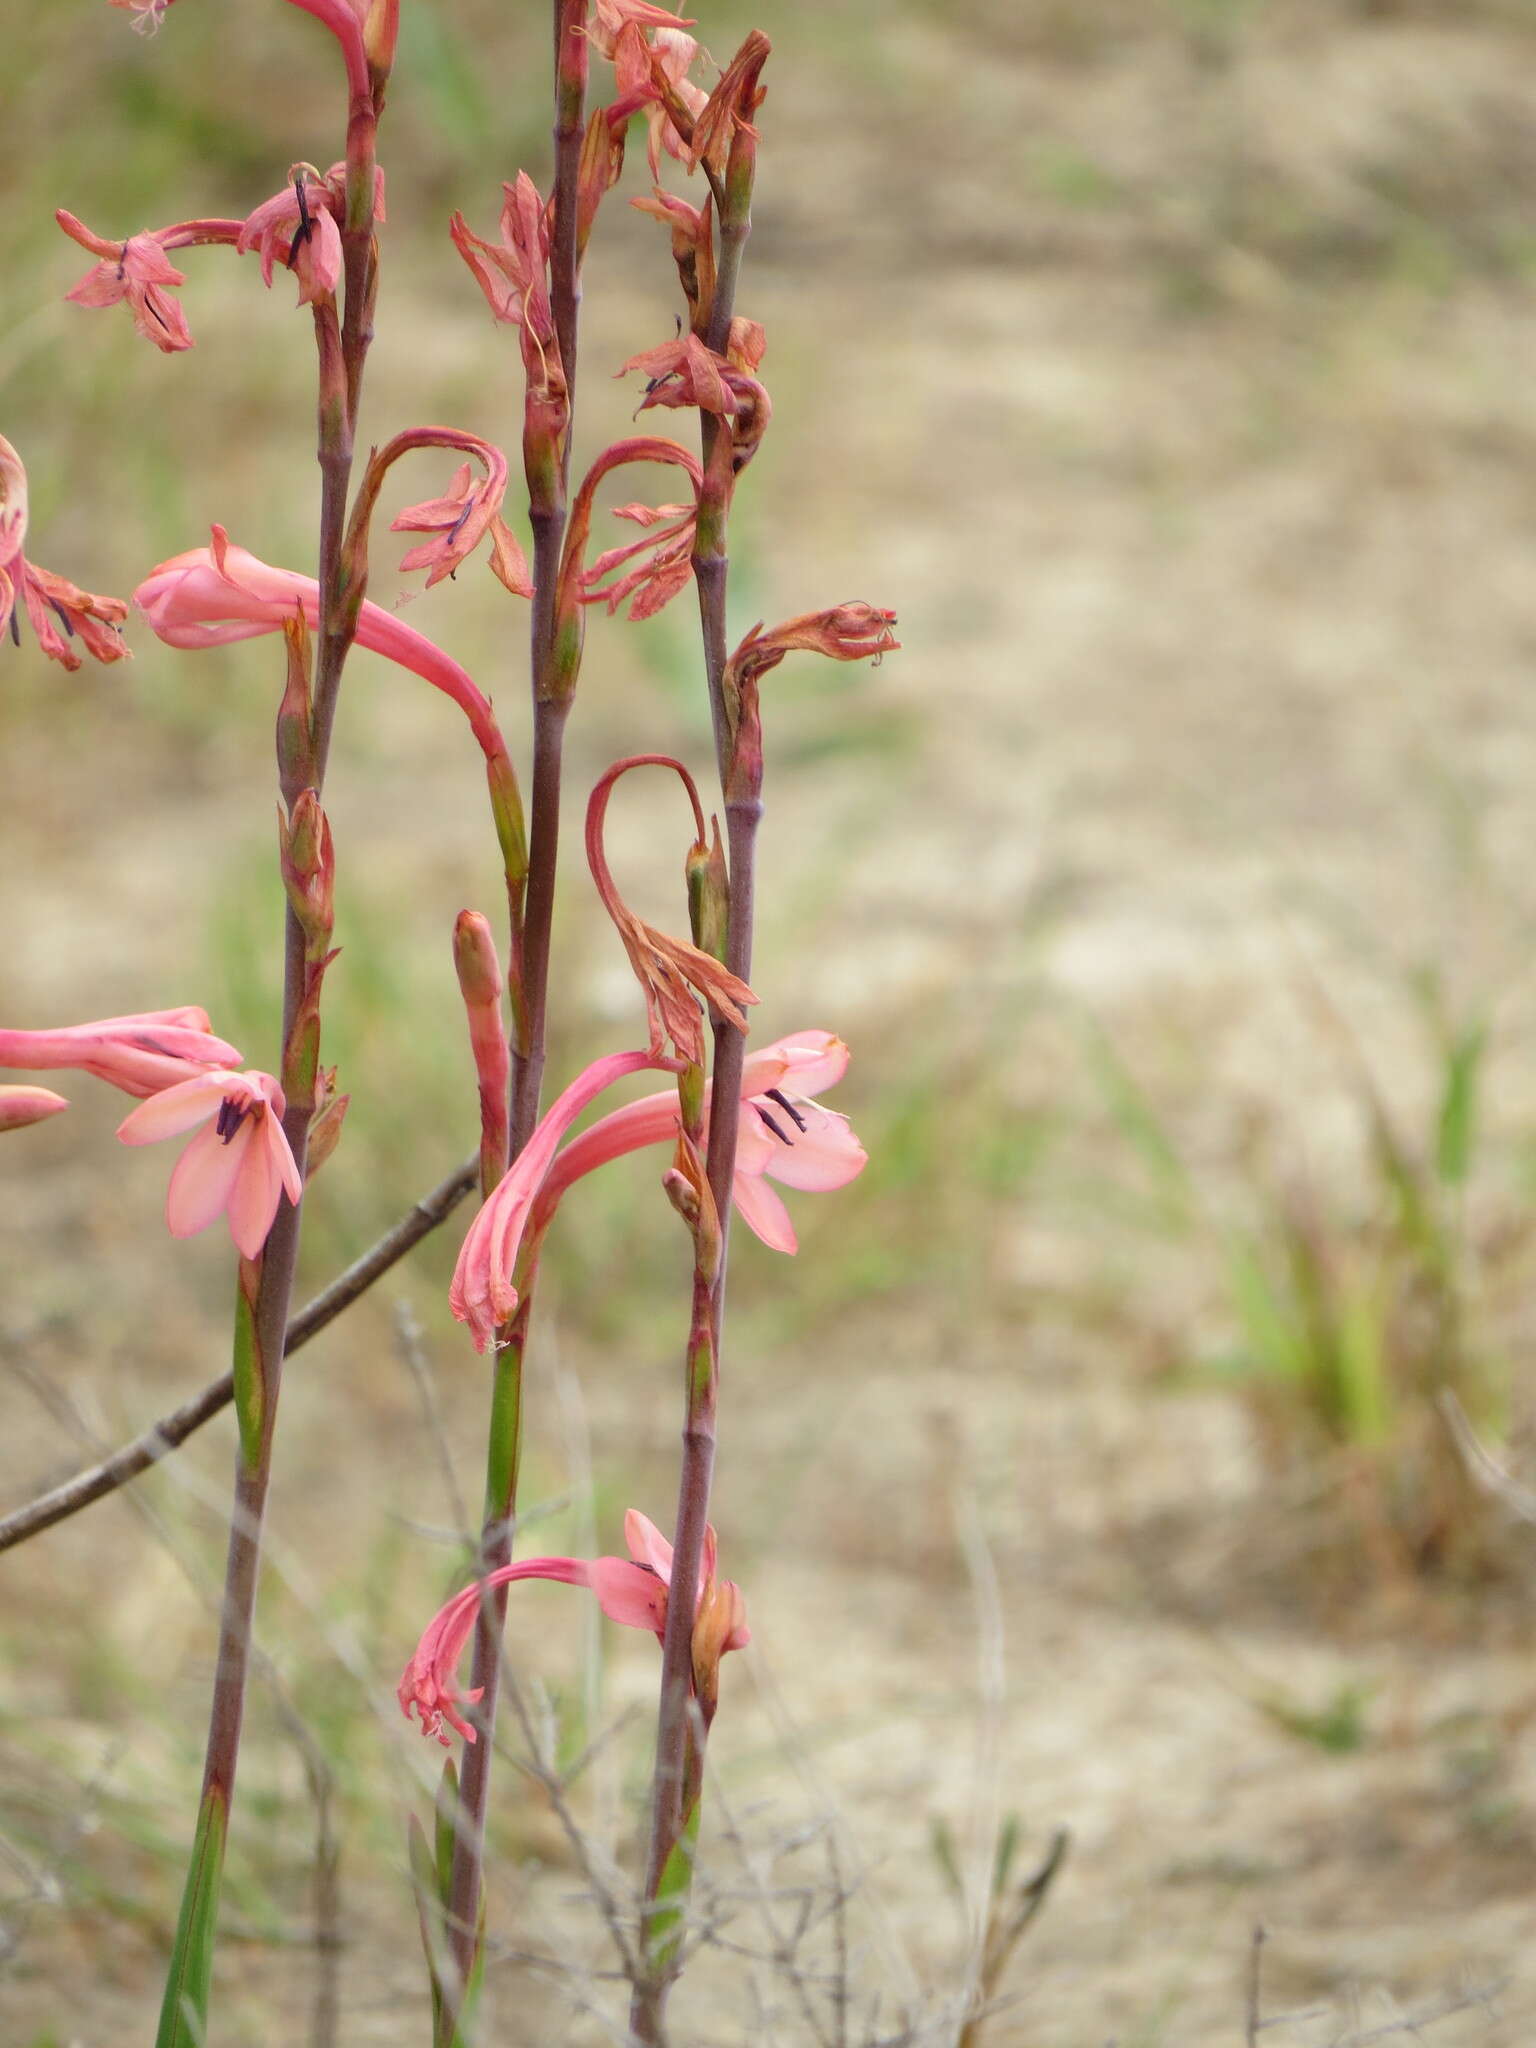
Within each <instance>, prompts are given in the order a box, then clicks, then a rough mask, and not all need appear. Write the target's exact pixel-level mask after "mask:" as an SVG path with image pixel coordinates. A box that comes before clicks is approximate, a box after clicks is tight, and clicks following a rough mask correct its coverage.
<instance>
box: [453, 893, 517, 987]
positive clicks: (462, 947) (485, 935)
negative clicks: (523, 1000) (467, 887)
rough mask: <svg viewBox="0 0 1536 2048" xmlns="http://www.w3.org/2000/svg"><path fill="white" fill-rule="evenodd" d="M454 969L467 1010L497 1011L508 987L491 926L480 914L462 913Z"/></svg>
mask: <svg viewBox="0 0 1536 2048" xmlns="http://www.w3.org/2000/svg"><path fill="white" fill-rule="evenodd" d="M453 965H454V970H455V972H456V973H457V974H458V977H459V987H460V988H461V989H462V990H463V993H464V1002H465V1005H466V1007H467V1008H470V1009H483V1008H486V1007H487V1006H489V1007H490V1008H493V1009H494V1008H495V1006H496V1005H497V1004H498V1003H499V1002H500V1000H501V991H502V989H503V987H504V986H505V983H504V982H503V980H502V974H501V962H500V960H498V959H497V957H496V941H495V939H493V938H492V936H491V927H490V923H489V921H488V920H487V919H486V918H484V917H483V916H482V915H481V914H480V912H479V911H478V910H461V911H460V912H459V915H458V918H457V920H456V921H455V924H454V927H453Z"/></svg>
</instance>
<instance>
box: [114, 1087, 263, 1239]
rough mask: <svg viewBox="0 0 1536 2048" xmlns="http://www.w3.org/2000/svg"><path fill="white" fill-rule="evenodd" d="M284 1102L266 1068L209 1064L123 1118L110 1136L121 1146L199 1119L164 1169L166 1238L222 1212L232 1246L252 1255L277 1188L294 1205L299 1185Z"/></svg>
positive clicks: (151, 1139) (188, 1232) (169, 1134)
mask: <svg viewBox="0 0 1536 2048" xmlns="http://www.w3.org/2000/svg"><path fill="white" fill-rule="evenodd" d="M286 1107H287V1105H286V1103H285V1102H284V1100H283V1091H282V1089H281V1088H280V1087H279V1086H278V1085H277V1083H276V1081H274V1080H273V1078H272V1076H271V1075H270V1074H258V1073H255V1072H247V1073H243V1074H236V1073H233V1072H231V1071H229V1070H227V1069H222V1068H218V1067H215V1068H214V1069H213V1070H212V1071H211V1072H209V1073H206V1074H198V1075H196V1076H194V1078H193V1079H192V1080H190V1081H180V1082H178V1083H177V1084H176V1086H175V1087H174V1088H167V1089H165V1090H164V1091H163V1092H162V1093H161V1094H159V1095H156V1096H153V1097H152V1098H151V1099H150V1100H149V1101H148V1102H145V1103H143V1104H141V1105H140V1107H139V1108H138V1109H136V1110H134V1111H133V1112H132V1114H131V1115H129V1116H128V1117H126V1118H125V1119H124V1121H123V1123H122V1124H121V1125H120V1126H119V1128H118V1133H117V1135H118V1136H119V1137H120V1138H121V1139H122V1141H123V1143H124V1144H125V1145H152V1144H154V1143H155V1142H156V1141H157V1140H158V1139H160V1138H173V1137H176V1136H177V1135H178V1134H179V1133H180V1132H182V1131H190V1130H191V1129H192V1127H193V1125H194V1124H201V1125H202V1126H203V1128H202V1130H200V1131H199V1132H198V1134H197V1136H196V1137H195V1138H194V1139H193V1140H192V1142H191V1144H190V1145H189V1146H188V1147H187V1149H186V1151H185V1152H183V1153H182V1155H181V1157H180V1159H178V1160H177V1162H176V1165H175V1168H174V1169H173V1171H172V1173H171V1184H170V1188H169V1190H168V1191H167V1194H166V1198H165V1220H166V1225H167V1227H168V1228H169V1230H170V1233H171V1235H172V1237H193V1236H195V1235H196V1233H197V1232H198V1231H199V1230H206V1229H207V1227H208V1225H209V1224H210V1223H211V1222H212V1221H213V1220H214V1218H215V1217H216V1216H222V1215H224V1214H225V1213H226V1212H227V1213H228V1216H229V1234H230V1236H231V1237H232V1238H233V1239H234V1241H235V1244H236V1246H237V1247H238V1249H239V1250H240V1252H241V1253H242V1254H243V1255H244V1256H245V1257H246V1258H248V1259H254V1258H255V1257H256V1255H257V1253H258V1252H259V1251H260V1250H261V1248H262V1246H263V1245H264V1244H265V1243H266V1241H267V1232H268V1231H269V1230H270V1229H271V1228H272V1219H273V1217H274V1216H276V1214H277V1205H278V1203H279V1201H280V1200H281V1199H282V1196H283V1194H284V1193H285V1192H286V1194H287V1196H288V1199H289V1201H290V1202H292V1203H294V1204H295V1205H297V1203H298V1200H299V1196H300V1194H301V1193H302V1192H303V1184H302V1182H301V1181H300V1179H299V1170H298V1167H297V1166H296V1165H295V1164H294V1158H293V1153H292V1151H291V1149H290V1147H289V1144H288V1137H287V1133H286V1132H285V1131H284V1129H283V1125H282V1117H283V1111H284V1110H285V1108H286ZM210 1119H211V1121H210Z"/></svg>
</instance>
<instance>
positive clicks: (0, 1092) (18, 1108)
mask: <svg viewBox="0 0 1536 2048" xmlns="http://www.w3.org/2000/svg"><path fill="white" fill-rule="evenodd" d="M68 1107H69V1104H68V1103H67V1102H66V1101H65V1100H64V1097H63V1096H62V1095H55V1094H54V1092H53V1090H52V1089H51V1088H34V1087H32V1086H31V1085H30V1084H27V1083H18V1084H10V1083H7V1084H6V1085H5V1086H0V1132H4V1131H24V1130H25V1129H26V1128H27V1126H28V1125H29V1124H40V1123H41V1122H42V1121H43V1119H44V1118H45V1117H50V1116H57V1115H58V1113H59V1111H60V1110H61V1109H68Z"/></svg>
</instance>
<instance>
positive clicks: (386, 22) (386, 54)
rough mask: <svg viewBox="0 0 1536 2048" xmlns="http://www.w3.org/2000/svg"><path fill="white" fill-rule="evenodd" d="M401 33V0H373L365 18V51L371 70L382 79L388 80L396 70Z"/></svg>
mask: <svg viewBox="0 0 1536 2048" xmlns="http://www.w3.org/2000/svg"><path fill="white" fill-rule="evenodd" d="M399 33H400V0H372V4H371V5H370V6H369V9H368V12H367V14H366V15H365V16H364V17H363V49H364V51H365V52H366V54H367V58H368V68H369V70H370V71H373V72H375V73H376V74H378V76H380V77H382V78H387V77H388V76H389V74H390V72H391V70H392V69H393V68H394V62H395V40H396V38H397V36H398V35H399Z"/></svg>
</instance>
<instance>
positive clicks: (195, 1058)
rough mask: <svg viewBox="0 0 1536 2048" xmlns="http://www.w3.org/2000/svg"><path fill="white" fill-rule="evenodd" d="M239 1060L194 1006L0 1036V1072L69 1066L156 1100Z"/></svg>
mask: <svg viewBox="0 0 1536 2048" xmlns="http://www.w3.org/2000/svg"><path fill="white" fill-rule="evenodd" d="M239 1058H240V1051H239V1048H238V1047H237V1046H233V1045H227V1044H226V1043H225V1041H224V1040H223V1039H222V1038H215V1037H214V1035H213V1033H212V1031H211V1030H210V1029H209V1025H208V1012H207V1011H206V1010H200V1009H198V1008H197V1007H196V1005H195V1004H187V1005H185V1006H183V1007H182V1008H181V1009H179V1010H144V1011H141V1012H140V1013H139V1014H137V1015H136V1016H131V1017H103V1018H101V1019H99V1020H98V1021H97V1022H96V1023H94V1024H67V1025H65V1026H64V1027H63V1028H62V1029H60V1030H57V1031H0V1067H21V1068H23V1069H25V1070H26V1071H27V1072H29V1073H46V1072H49V1071H51V1070H54V1069H57V1068H60V1067H73V1068H75V1069H76V1070H77V1071H78V1072H80V1073H82V1074H94V1075H95V1076H96V1078H97V1080H98V1081H108V1082H110V1083H111V1085H112V1086H113V1087H114V1088H121V1089H122V1091H123V1093H124V1094H125V1095H157V1094H159V1093H160V1091H161V1090H162V1089H167V1088H173V1087H175V1086H176V1085H177V1084H178V1083H180V1082H183V1081H186V1080H188V1079H193V1080H195V1079H197V1077H198V1076H199V1075H200V1074H202V1073H203V1072H204V1070H205V1069H208V1068H212V1067H229V1066H233V1065H235V1064H237V1063H238V1061H239Z"/></svg>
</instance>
